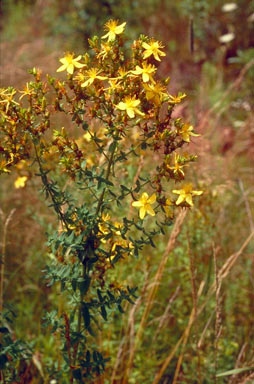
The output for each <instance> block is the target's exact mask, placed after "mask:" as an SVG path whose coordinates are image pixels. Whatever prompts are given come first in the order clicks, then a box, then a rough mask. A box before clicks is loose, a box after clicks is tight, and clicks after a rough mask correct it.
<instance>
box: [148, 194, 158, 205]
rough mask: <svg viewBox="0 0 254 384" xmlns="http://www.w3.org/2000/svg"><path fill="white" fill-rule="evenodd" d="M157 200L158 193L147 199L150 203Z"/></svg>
mask: <svg viewBox="0 0 254 384" xmlns="http://www.w3.org/2000/svg"><path fill="white" fill-rule="evenodd" d="M155 201H156V194H155V193H154V194H153V195H152V196H151V197H149V199H148V200H147V202H148V203H149V204H154V203H155Z"/></svg>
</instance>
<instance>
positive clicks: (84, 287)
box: [77, 277, 91, 295]
mask: <svg viewBox="0 0 254 384" xmlns="http://www.w3.org/2000/svg"><path fill="white" fill-rule="evenodd" d="M90 281H91V278H90V277H86V278H85V279H79V280H78V281H77V284H78V289H79V290H80V293H81V294H82V295H85V294H86V293H87V291H88V289H89V286H90Z"/></svg>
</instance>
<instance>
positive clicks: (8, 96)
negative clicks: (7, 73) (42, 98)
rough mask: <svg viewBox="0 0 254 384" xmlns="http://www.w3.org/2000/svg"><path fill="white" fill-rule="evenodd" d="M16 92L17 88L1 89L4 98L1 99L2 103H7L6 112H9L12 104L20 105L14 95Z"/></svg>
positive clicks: (0, 93)
mask: <svg viewBox="0 0 254 384" xmlns="http://www.w3.org/2000/svg"><path fill="white" fill-rule="evenodd" d="M15 94H16V91H15V89H11V90H10V89H8V88H7V89H3V88H2V89H1V90H0V96H1V97H3V99H1V100H0V104H5V112H6V113H7V112H8V110H9V106H10V104H13V105H19V103H17V102H16V101H14V100H13V96H14V95H15Z"/></svg>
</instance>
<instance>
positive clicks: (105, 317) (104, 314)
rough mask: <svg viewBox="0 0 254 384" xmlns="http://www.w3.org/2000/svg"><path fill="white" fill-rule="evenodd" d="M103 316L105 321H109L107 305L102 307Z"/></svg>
mask: <svg viewBox="0 0 254 384" xmlns="http://www.w3.org/2000/svg"><path fill="white" fill-rule="evenodd" d="M101 316H102V317H103V319H104V320H105V321H107V320H108V319H107V311H106V308H105V305H102V306H101Z"/></svg>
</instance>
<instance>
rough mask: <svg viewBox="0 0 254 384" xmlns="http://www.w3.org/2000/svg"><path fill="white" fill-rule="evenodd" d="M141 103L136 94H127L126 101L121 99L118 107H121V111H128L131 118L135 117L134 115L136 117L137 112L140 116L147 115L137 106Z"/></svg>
mask: <svg viewBox="0 0 254 384" xmlns="http://www.w3.org/2000/svg"><path fill="white" fill-rule="evenodd" d="M139 104H140V100H138V99H136V96H134V97H131V96H126V97H125V99H124V101H121V102H120V103H119V104H117V105H116V108H118V109H120V110H121V111H126V113H127V115H128V116H129V118H130V119H133V117H135V113H136V114H137V115H140V116H145V114H144V113H143V112H141V111H140V110H139V109H138V108H137V106H138V105H139Z"/></svg>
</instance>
